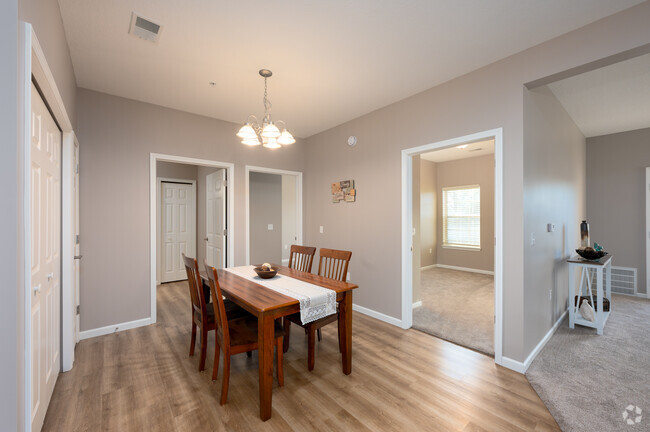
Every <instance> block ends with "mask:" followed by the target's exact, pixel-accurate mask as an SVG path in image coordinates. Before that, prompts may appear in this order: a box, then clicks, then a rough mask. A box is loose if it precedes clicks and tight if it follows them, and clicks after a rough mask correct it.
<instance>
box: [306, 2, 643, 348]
mask: <svg viewBox="0 0 650 432" xmlns="http://www.w3.org/2000/svg"><path fill="white" fill-rule="evenodd" d="M648 22H650V2H645V3H643V4H641V5H639V6H637V7H634V8H631V9H628V10H626V11H623V12H621V13H619V14H616V15H613V16H611V17H608V18H606V19H603V20H600V21H598V22H595V23H593V24H590V25H587V26H585V27H583V28H581V29H578V30H576V31H573V32H570V33H567V34H566V35H564V36H561V37H558V38H555V39H552V40H550V41H548V42H545V43H543V44H541V45H538V46H536V47H534V48H531V49H528V50H526V51H523V52H521V53H519V54H516V55H514V56H511V57H508V58H506V59H503V60H501V61H498V62H496V63H493V64H491V65H489V66H486V67H484V68H482V69H479V70H477V71H474V72H471V73H469V74H467V75H464V76H462V77H459V78H456V79H454V80H451V81H449V82H447V83H444V84H442V85H439V86H436V87H434V88H432V89H429V90H427V91H425V92H422V93H419V94H416V95H414V96H411V97H409V98H407V99H404V100H402V101H399V102H396V103H394V104H392V105H389V106H387V107H384V108H381V109H379V110H377V111H374V112H372V113H370V114H367V115H365V116H362V117H359V118H357V119H354V120H351V121H349V122H346V123H344V124H342V125H340V126H337V127H335V128H332V129H330V130H327V131H325V132H322V133H319V134H317V135H314V136H312V137H310V138H309V139H308V140H307V141H308V146H309V151H308V155H307V164H306V169H305V172H307V173H309V177H308V178H307V179H306V180H305V184H306V187H305V189H306V190H305V198H306V201H305V209H306V229H305V236H306V242H307V243H308V244H312V245H314V246H317V247H322V246H326V247H336V248H341V249H349V250H352V251H353V256H352V261H351V262H350V272H351V274H352V280H353V281H354V282H355V283H358V284H359V286H360V289H358V290H356V291H355V293H354V303H356V304H358V305H361V306H364V307H366V308H369V309H372V310H374V311H377V312H379V313H382V314H385V315H388V316H390V317H394V318H397V319H400V318H401V266H400V263H401V226H402V223H403V221H402V220H401V205H400V203H401V197H400V193H401V192H400V184H401V164H400V150H402V149H407V148H411V147H416V146H419V145H423V144H428V143H433V142H437V141H442V140H445V139H450V138H454V137H459V136H463V135H467V134H471V133H476V132H479V131H484V130H488V129H493V128H498V127H501V128H503V139H504V149H503V155H504V178H503V184H504V188H503V198H504V212H503V215H504V228H505V229H504V244H503V249H504V262H505V263H506V264H507V265H506V267H505V268H506V271H505V272H504V307H503V310H504V316H503V324H504V340H503V354H504V356H506V357H509V358H511V359H514V360H517V361H523V360H524V359H525V358H526V356H527V355H528V354H529V352H530V349H529V348H528V347H529V346H531V345H532V346H534V345H535V344H536V343H537V342H539V340H540V338H539V337H536V336H534V335H537V334H541V333H543V332H545V331H546V330H547V329H546V327H547V325H548V324H547V323H548V322H550V321H551V320H552V313H551V311H549V310H543V311H541V312H540V313H541V314H543V315H544V316H545V320H544V324H542V325H541V326H540V328H539V331H535V332H531V333H528V335H525V334H524V293H525V290H527V289H529V288H530V289H534V287H527V288H525V289H522V287H524V254H523V245H524V237H525V235H524V204H523V199H524V189H523V182H524V168H523V166H524V144H523V142H524V132H523V119H524V109H523V106H524V84H525V83H527V82H530V81H533V80H537V79H541V78H544V77H547V76H549V75H551V74H555V73H558V72H562V71H565V70H567V69H570V68H572V67H577V66H580V65H584V64H586V63H588V62H591V61H596V60H599V59H602V58H604V57H607V56H609V55H614V54H617V53H620V52H622V51H625V50H628V49H631V48H635V47H638V46H641V45H643V44H647V43H649V42H650V26H648V25H647V23H648ZM350 135H356V136H357V137H358V139H359V141H358V144H357V145H356V146H355V147H348V146H347V145H346V140H347V138H348V136H350ZM344 178H353V179H355V181H356V186H357V189H358V199H357V202H356V203H354V204H350V205H340V204H332V203H331V199H330V197H329V185H330V183H332V182H333V181H336V180H340V179H344ZM530 186H532V184H531V185H530ZM320 225H322V226H324V229H325V231H324V233H323V234H320V233H319V232H318V227H319V226H320ZM533 307H535V305H533ZM525 337H528V338H530V339H529V340H527V341H526V343H524V338H525ZM533 339H534V340H533Z"/></svg>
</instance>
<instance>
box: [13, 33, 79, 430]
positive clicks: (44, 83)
mask: <svg viewBox="0 0 650 432" xmlns="http://www.w3.org/2000/svg"><path fill="white" fill-rule="evenodd" d="M18 39H19V44H20V47H19V50H18V54H19V59H18V69H19V98H18V104H19V110H20V111H21V113H20V116H19V121H20V126H21V127H20V131H19V135H20V137H21V140H22V143H23V145H22V146H23V148H22V162H23V163H22V167H21V169H22V195H23V202H22V212H23V214H22V216H23V218H22V219H23V220H22V224H23V232H22V233H21V235H22V237H23V241H24V243H23V250H22V252H23V254H22V261H23V296H24V297H23V298H22V303H23V305H22V306H23V311H22V313H23V317H22V318H23V329H22V330H23V332H24V333H23V338H22V339H23V343H24V346H23V352H22V355H23V356H24V357H23V358H22V362H23V368H24V371H23V373H24V376H23V379H24V382H23V386H22V387H23V400H22V402H21V404H22V407H21V408H20V410H21V413H20V414H19V415H21V416H22V418H23V423H24V429H25V430H26V431H30V430H31V414H32V412H31V399H32V375H31V373H32V368H31V359H32V349H31V344H32V339H31V334H32V328H31V294H32V292H31V254H32V251H31V233H30V231H29V227H30V226H31V221H30V211H31V202H30V199H29V197H30V193H31V192H30V190H31V178H30V167H31V153H30V149H31V147H30V129H31V110H32V107H31V84H32V80H33V81H34V82H35V83H36V85H37V87H38V89H39V90H40V92H41V95H42V97H43V99H44V100H45V102H46V104H47V105H48V107H49V109H50V110H51V113H52V117H53V118H54V120H55V121H56V122H57V124H58V125H59V127H60V128H61V132H62V143H61V144H62V146H61V188H62V190H61V227H60V229H61V304H60V305H59V307H60V311H61V313H60V317H61V329H60V331H61V340H60V341H61V348H60V349H61V351H60V352H61V372H65V371H68V370H70V369H72V366H73V364H74V347H75V344H76V341H77V340H78V337H77V336H78V335H77V334H76V332H75V325H74V322H75V319H76V309H77V308H76V304H75V303H76V300H75V290H74V242H73V235H74V232H73V227H74V225H73V224H74V211H73V209H74V194H73V193H72V187H73V186H72V183H71V181H72V182H73V181H74V174H73V172H72V171H71V169H72V170H73V169H74V166H73V165H74V163H73V161H74V148H75V146H79V142H78V140H77V137H76V135H75V132H74V129H73V127H72V122H71V121H70V117H69V116H68V112H67V110H66V108H65V105H64V103H63V98H62V97H61V93H60V92H59V89H58V87H57V85H56V81H55V80H54V75H53V74H52V71H51V69H50V67H49V65H48V62H47V59H46V58H45V54H44V52H43V49H42V47H41V44H40V43H39V41H38V38H37V37H36V33H35V32H34V30H33V28H32V25H31V24H29V23H26V22H20V23H19V36H18ZM71 178H72V180H71Z"/></svg>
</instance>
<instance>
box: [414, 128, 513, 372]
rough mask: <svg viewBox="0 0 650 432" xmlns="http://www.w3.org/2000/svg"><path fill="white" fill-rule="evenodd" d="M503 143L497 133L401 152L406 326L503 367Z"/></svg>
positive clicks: (485, 133)
mask: <svg viewBox="0 0 650 432" xmlns="http://www.w3.org/2000/svg"><path fill="white" fill-rule="evenodd" d="M502 145H503V144H502V130H501V129H494V130H490V131H485V132H480V133H476V134H472V135H468V136H464V137H459V138H454V139H450V140H446V141H441V142H438V143H432V144H427V145H424V146H420V147H415V148H412V149H406V150H403V151H402V220H403V223H402V246H403V253H402V327H404V328H410V327H412V326H413V327H416V328H419V329H421V330H424V331H427V332H428V333H432V334H434V335H436V336H437V337H441V338H444V339H448V340H451V341H452V342H455V343H457V344H460V345H463V346H467V347H469V348H472V349H475V350H478V351H481V352H484V353H486V354H488V355H494V358H495V362H496V363H498V364H500V363H501V361H502V348H501V347H502V334H503V328H502V304H503V303H502V299H503V286H502V250H503V247H502V225H503V209H502V205H503V201H502V200H503V198H502V187H503V186H502V178H503V174H502V164H503V159H502V158H503V156H502V154H503V153H502ZM421 181H423V182H424V183H423V184H422V190H421ZM488 225H489V227H488ZM421 282H422V283H421ZM477 316H478V318H480V317H482V318H483V319H482V320H480V323H481V324H480V325H481V326H482V327H483V331H482V336H481V337H480V339H481V340H478V339H479V338H478V337H476V336H477V329H476V326H477V325H478V324H477V323H474V322H472V321H473V319H474V318H477ZM428 325H430V328H428V329H427V328H426V327H427V326H428ZM476 342H480V343H476Z"/></svg>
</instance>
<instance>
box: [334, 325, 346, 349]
mask: <svg viewBox="0 0 650 432" xmlns="http://www.w3.org/2000/svg"><path fill="white" fill-rule="evenodd" d="M336 324H337V325H338V327H339V352H343V338H342V337H341V335H342V334H343V332H344V331H345V329H344V328H343V323H342V322H341V320H337V321H336Z"/></svg>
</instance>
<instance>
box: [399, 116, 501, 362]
mask: <svg viewBox="0 0 650 432" xmlns="http://www.w3.org/2000/svg"><path fill="white" fill-rule="evenodd" d="M502 133H503V132H502V129H493V130H488V131H485V132H479V133H476V134H472V135H466V136H463V137H458V138H454V139H450V140H446V141H441V142H437V143H432V144H427V145H423V146H419V147H414V148H410V149H406V150H403V151H402V251H403V252H402V327H403V328H411V327H412V326H413V306H414V305H413V303H414V301H413V298H414V297H413V294H414V292H413V291H414V288H416V287H417V281H416V277H419V274H420V264H419V263H420V259H421V250H420V244H419V235H420V234H419V227H417V226H415V224H414V207H415V208H417V210H418V212H419V205H415V206H414V201H415V198H414V184H413V183H414V181H413V178H414V171H415V170H418V171H419V157H420V155H422V154H426V153H429V152H433V151H436V150H443V149H454V148H456V147H458V146H465V145H468V144H471V143H477V142H481V141H488V140H493V142H494V210H493V214H494V234H493V236H494V238H493V239H487V244H485V240H484V245H485V247H486V248H487V247H490V248H491V247H492V244H494V258H493V263H494V264H493V267H494V270H493V271H494V294H493V302H494V319H493V321H494V357H495V362H496V363H497V364H501V362H502V334H503V327H502V312H503V311H502V307H503V300H502V299H503V283H502V274H503V273H502V262H503V260H502V254H503V246H502V239H503V237H502V232H503V230H502V227H503V207H502V206H503V197H502V190H503V183H502V179H503V172H502V166H503V151H502V148H503V147H502V146H503V140H502ZM414 161H418V165H417V166H415V167H414ZM418 178H419V176H418ZM456 186H457V187H461V188H460V189H453V188H449V189H448V191H454V190H461V189H462V190H463V191H464V189H468V192H467V193H470V194H471V193H472V191H471V190H469V189H472V188H475V184H474V183H473V184H463V185H460V184H459V185H456ZM465 186H467V187H466V188H464V187H465ZM463 188H464V189H463ZM416 189H419V187H418V188H416ZM441 192H442V191H441ZM441 195H442V193H441ZM418 198H419V195H418ZM452 198H453V197H451V196H450V197H448V199H452ZM440 199H441V200H442V196H441V197H440ZM441 217H442V215H441ZM418 219H419V218H418ZM441 237H442V236H441ZM440 240H441V242H442V240H443V239H442V238H441V239H440ZM447 240H448V239H447ZM490 240H491V241H490ZM460 246H462V245H460ZM481 247H483V245H482V246H481ZM431 249H432V252H433V247H431ZM426 251H427V252H428V248H427V249H426ZM416 255H417V256H416ZM414 264H417V272H416V271H415V270H416V269H415V268H414ZM459 267H460V266H459ZM449 270H457V269H449ZM416 289H417V288H416ZM416 306H417V305H416Z"/></svg>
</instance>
